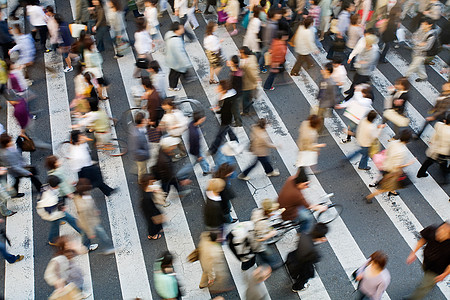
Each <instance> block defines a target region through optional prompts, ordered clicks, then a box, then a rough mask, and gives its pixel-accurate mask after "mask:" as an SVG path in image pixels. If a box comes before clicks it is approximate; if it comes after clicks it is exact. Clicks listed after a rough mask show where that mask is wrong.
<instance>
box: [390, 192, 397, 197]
mask: <svg viewBox="0 0 450 300" xmlns="http://www.w3.org/2000/svg"><path fill="white" fill-rule="evenodd" d="M398 195H400V194H399V193H398V192H396V193H393V192H389V193H388V197H390V196H398Z"/></svg>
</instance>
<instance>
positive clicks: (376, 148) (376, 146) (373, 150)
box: [369, 139, 381, 158]
mask: <svg viewBox="0 0 450 300" xmlns="http://www.w3.org/2000/svg"><path fill="white" fill-rule="evenodd" d="M380 148H381V144H380V141H379V140H378V139H375V141H373V143H372V145H370V148H369V157H370V158H372V157H373V156H374V155H375V154H377V153H378V152H380Z"/></svg>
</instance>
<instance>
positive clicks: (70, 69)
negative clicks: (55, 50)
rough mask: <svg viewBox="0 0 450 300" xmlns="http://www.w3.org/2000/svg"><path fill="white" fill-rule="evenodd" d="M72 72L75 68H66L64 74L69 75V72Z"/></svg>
mask: <svg viewBox="0 0 450 300" xmlns="http://www.w3.org/2000/svg"><path fill="white" fill-rule="evenodd" d="M71 71H73V67H70V68H69V67H66V68H65V69H64V73H69V72H71Z"/></svg>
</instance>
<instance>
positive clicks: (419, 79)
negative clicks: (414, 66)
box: [415, 78, 426, 82]
mask: <svg viewBox="0 0 450 300" xmlns="http://www.w3.org/2000/svg"><path fill="white" fill-rule="evenodd" d="M425 80H426V79H422V78H416V80H415V82H422V81H425Z"/></svg>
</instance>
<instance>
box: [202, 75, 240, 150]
mask: <svg viewBox="0 0 450 300" xmlns="http://www.w3.org/2000/svg"><path fill="white" fill-rule="evenodd" d="M217 93H218V94H219V101H218V102H219V103H222V105H221V107H220V110H218V111H216V113H218V114H220V128H219V132H218V133H217V135H216V138H215V139H214V142H213V143H212V144H211V146H210V147H209V154H211V155H214V154H216V152H217V150H218V149H219V146H220V145H221V144H222V140H223V138H224V137H225V135H226V134H228V136H229V138H230V140H232V141H237V142H239V141H238V138H237V137H236V135H235V134H234V132H233V130H232V129H231V121H232V119H233V114H232V106H233V101H234V99H235V98H236V91H235V90H234V89H232V88H231V85H230V82H229V81H228V80H221V81H220V82H219V86H218V87H217Z"/></svg>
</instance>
